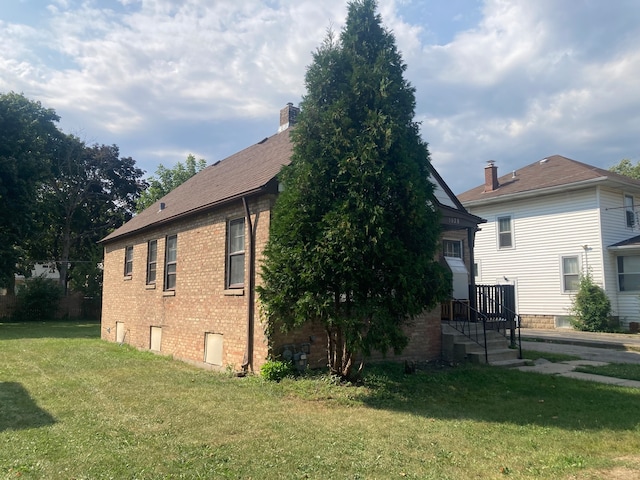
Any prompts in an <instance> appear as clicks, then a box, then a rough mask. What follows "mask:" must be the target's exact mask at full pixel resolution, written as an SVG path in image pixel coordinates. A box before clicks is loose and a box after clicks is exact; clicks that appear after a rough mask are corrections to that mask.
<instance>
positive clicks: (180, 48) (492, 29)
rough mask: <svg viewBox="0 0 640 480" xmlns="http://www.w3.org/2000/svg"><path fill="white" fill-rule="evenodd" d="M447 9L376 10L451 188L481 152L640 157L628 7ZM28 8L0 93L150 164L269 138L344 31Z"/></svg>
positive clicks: (71, 7)
mask: <svg viewBox="0 0 640 480" xmlns="http://www.w3.org/2000/svg"><path fill="white" fill-rule="evenodd" d="M444 3H445V2H430V3H423V2H419V1H418V0H414V1H411V0H392V1H386V2H379V4H380V5H379V9H380V13H381V15H382V18H383V21H384V22H385V26H387V28H389V29H390V30H391V31H392V32H393V33H394V35H395V37H396V41H397V44H398V48H399V50H400V51H401V52H402V54H403V58H404V60H405V62H406V63H407V65H408V69H407V76H408V79H409V80H410V81H411V83H412V84H413V85H414V86H415V87H416V94H417V111H416V113H417V120H420V121H422V131H423V135H424V137H425V140H427V141H428V142H429V144H430V150H431V153H432V159H433V161H434V163H435V165H436V167H437V168H438V169H439V170H440V173H441V174H442V175H443V177H444V178H445V180H446V181H447V182H449V183H450V184H451V186H452V188H453V190H454V191H456V192H459V191H463V190H466V189H467V188H470V187H472V186H474V185H476V184H478V183H480V182H481V181H482V166H483V165H484V162H485V161H486V160H488V159H495V160H496V161H497V164H498V166H499V168H500V169H501V170H502V171H511V170H513V169H517V168H520V167H521V166H523V165H526V164H527V163H530V162H532V161H534V160H536V159H538V158H542V157H544V156H547V155H550V154H554V153H559V154H563V155H567V156H570V157H573V158H576V159H577V160H582V161H585V162H587V163H592V164H594V165H598V166H602V167H605V168H606V167H608V166H610V165H611V164H613V163H616V162H617V161H619V160H620V158H622V157H624V156H627V157H632V158H633V157H634V156H635V157H637V156H639V155H640V152H638V143H637V140H636V139H635V138H636V137H637V131H638V130H639V129H640V113H638V112H640V91H639V90H638V89H637V87H636V83H637V82H636V79H637V78H638V76H639V75H640V53H638V51H637V47H636V46H637V45H638V44H640V27H638V25H637V21H636V19H637V18H638V15H639V14H640V5H638V4H637V3H636V2H635V1H634V0H617V1H616V2H613V3H611V2H600V1H595V0H572V1H571V2H569V1H566V2H558V1H557V0H535V1H531V0H486V1H485V2H484V3H483V4H482V5H481V7H479V6H478V5H479V3H478V2H470V1H466V0H465V1H450V2H446V5H445V4H444ZM25 5H31V4H29V3H28V2H27V3H25ZM478 8H481V14H480V13H478V11H479V10H478ZM439 9H441V10H442V11H439ZM32 13H33V15H30V18H34V19H37V21H36V20H34V21H33V23H29V22H26V21H22V20H20V21H19V20H14V21H13V22H11V21H9V20H6V19H0V42H1V43H2V45H3V47H4V48H3V49H2V51H0V91H8V90H14V91H23V92H25V94H26V95H27V96H29V97H35V98H36V99H38V100H40V101H42V103H43V104H44V105H46V106H48V107H53V108H55V109H56V110H57V111H58V113H59V114H60V115H61V117H62V123H63V127H65V130H67V131H70V132H74V133H75V132H77V131H82V132H85V133H86V135H87V136H88V137H89V138H90V139H91V140H93V139H95V140H96V141H99V142H104V143H118V144H119V145H121V147H122V146H123V145H127V146H128V148H132V149H134V152H126V155H132V156H134V158H135V156H136V155H140V156H141V157H142V161H143V162H147V165H145V168H146V169H147V170H151V171H153V170H154V169H155V168H154V167H153V166H152V164H153V161H154V159H156V160H157V159H160V160H161V161H162V162H163V163H165V165H168V164H170V162H169V161H168V159H169V158H171V157H172V156H174V155H176V154H177V153H179V152H186V153H189V152H195V153H196V154H199V155H202V156H205V158H207V160H209V161H211V160H213V159H214V158H219V156H221V155H228V154H231V153H234V152H235V151H237V150H239V149H240V148H244V147H245V146H247V145H249V144H251V143H253V142H255V141H257V140H259V139H260V138H258V137H260V136H264V134H265V132H266V133H267V134H268V133H269V132H271V133H273V132H275V130H276V128H277V125H276V124H275V123H276V122H277V111H278V109H279V108H280V107H281V106H283V105H284V103H286V102H288V101H292V102H294V103H297V102H298V101H299V99H300V97H301V96H302V95H303V93H304V74H305V71H306V66H307V65H308V64H309V63H310V62H311V53H312V51H314V50H315V49H316V48H317V47H318V45H320V43H321V42H322V40H323V39H324V37H325V35H326V32H327V28H329V27H332V28H333V30H334V31H336V32H339V31H340V28H341V27H342V24H343V22H344V18H345V16H346V5H345V2H344V1H343V0H326V1H322V2H318V1H315V0H272V1H268V0H264V1H259V0H216V1H215V2H212V1H210V0H185V1H177V0H173V1H171V0H118V1H117V2H114V1H110V2H107V1H106V0H50V1H49V6H48V8H46V9H45V8H42V7H40V10H38V11H37V12H32ZM26 17H27V16H26V15H22V16H21V17H20V18H26ZM16 18H17V17H16ZM21 22H22V23H21ZM454 28H456V29H457V30H453V29H454ZM447 29H448V30H447ZM438 39H439V40H438ZM442 39H446V41H441V40H442ZM436 42H439V43H436ZM67 125H68V126H69V127H67ZM259 125H266V126H264V127H262V128H260V127H259ZM254 136H255V137H256V138H254ZM185 145H187V146H186V147H185ZM123 154H125V151H124V149H123ZM184 157H186V154H184V155H183V154H180V156H179V158H175V160H176V161H177V160H184ZM466 164H469V165H471V166H473V168H471V169H465V171H466V172H468V173H467V175H460V174H459V171H460V168H461V167H464V166H465V165H466ZM476 170H477V171H476Z"/></svg>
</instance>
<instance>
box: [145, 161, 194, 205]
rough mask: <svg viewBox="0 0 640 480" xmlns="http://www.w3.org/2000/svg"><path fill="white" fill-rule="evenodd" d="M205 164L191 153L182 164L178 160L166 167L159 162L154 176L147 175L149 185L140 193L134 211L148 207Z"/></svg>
mask: <svg viewBox="0 0 640 480" xmlns="http://www.w3.org/2000/svg"><path fill="white" fill-rule="evenodd" d="M206 166H207V162H206V161H205V160H204V159H203V158H201V159H200V160H196V157H194V156H193V155H192V154H189V156H187V159H186V160H185V163H184V164H183V163H181V162H178V163H176V165H175V166H174V167H173V168H166V167H165V166H164V165H162V164H160V165H159V166H158V168H157V170H156V176H155V177H153V176H152V177H149V187H148V188H147V189H146V190H145V191H144V192H142V195H140V198H139V199H138V202H137V204H136V211H138V212H141V211H142V210H144V209H145V208H148V207H150V206H151V205H153V204H154V203H155V202H157V201H158V200H160V199H161V198H162V197H164V196H165V195H166V194H167V193H169V192H170V191H171V190H173V189H174V188H176V187H177V186H178V185H181V184H183V183H184V182H186V181H187V180H188V179H190V178H191V177H193V176H194V175H195V174H196V173H198V172H199V171H200V170H202V169H203V168H205V167H206Z"/></svg>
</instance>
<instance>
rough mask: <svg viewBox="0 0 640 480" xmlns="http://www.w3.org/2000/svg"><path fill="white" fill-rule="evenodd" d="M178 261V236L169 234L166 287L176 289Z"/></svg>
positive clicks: (167, 240)
mask: <svg viewBox="0 0 640 480" xmlns="http://www.w3.org/2000/svg"><path fill="white" fill-rule="evenodd" d="M177 261H178V236H177V235H171V236H168V237H167V239H166V243H165V252H164V289H165V290H175V289H176V270H177V268H176V267H177Z"/></svg>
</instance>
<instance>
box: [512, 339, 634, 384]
mask: <svg viewBox="0 0 640 480" xmlns="http://www.w3.org/2000/svg"><path fill="white" fill-rule="evenodd" d="M521 336H522V348H523V349H524V350H529V351H531V350H533V351H537V352H541V353H562V354H565V355H573V356H576V357H579V358H580V360H572V361H566V362H556V363H552V362H549V361H548V360H544V358H540V359H538V360H536V361H535V362H534V365H531V366H525V367H518V369H519V370H521V371H524V372H527V371H530V372H538V373H545V374H549V375H560V376H563V377H570V378H576V379H580V380H587V381H592V382H599V383H607V384H610V385H619V386H624V387H633V388H640V382H639V381H634V380H625V379H619V378H613V377H605V376H603V375H593V374H590V373H581V372H575V371H574V370H575V368H576V367H578V366H581V365H594V366H598V365H606V364H607V363H636V364H640V335H627V334H612V333H592V332H579V331H575V330H570V329H555V330H537V329H523V330H522V332H521Z"/></svg>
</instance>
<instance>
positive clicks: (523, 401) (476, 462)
mask: <svg viewBox="0 0 640 480" xmlns="http://www.w3.org/2000/svg"><path fill="white" fill-rule="evenodd" d="M98 333H99V326H98V325H95V324H72V323H57V324H45V325H42V324H0V478H37V479H41V478H47V479H72V478H73V479H111V478H113V479H157V478H175V479H179V478H185V479H192V478H207V479H217V478H223V479H224V478H232V479H250V478H253V479H304V478H311V479H327V478H332V479H389V478H399V479H404V478H420V479H462V478H464V479H467V478H482V479H497V478H512V479H558V478H560V479H570V478H571V479H591V478H611V477H613V475H617V476H616V477H615V478H638V476H639V475H640V456H639V455H638V453H637V452H638V451H640V420H639V417H638V415H637V405H638V402H639V401H640V390H634V389H625V388H621V387H615V386H609V385H600V384H593V383H591V382H581V381H578V380H574V379H569V378H562V377H556V376H546V375H540V374H535V373H524V372H519V371H516V370H503V369H498V368H492V367H482V366H462V367H457V368H435V367H434V368H433V369H432V370H429V371H420V372H418V373H416V374H414V375H404V373H403V368H402V366H400V365H393V364H389V365H382V366H376V367H371V368H369V369H368V370H367V373H366V377H365V379H364V383H363V385H361V386H339V385H336V384H335V383H334V382H333V381H332V380H331V379H330V378H328V377H327V376H325V375H320V374H316V375H310V376H308V377H305V378H301V379H298V380H293V379H285V380H283V381H282V382H280V383H271V382H265V381H263V380H261V379H260V378H259V377H247V378H235V377H231V376H229V375H225V374H215V373H212V372H210V371H206V370H201V369H198V368H195V367H193V366H190V365H187V364H184V363H181V362H177V361H173V360H171V359H169V358H167V357H163V356H157V355H153V354H151V353H148V352H140V351H137V350H135V349H133V348H130V347H128V346H126V345H124V346H119V345H117V344H114V343H107V342H103V341H101V340H100V339H99V338H97V337H98ZM621 475H622V476H621ZM624 475H628V476H627V477H625V476H624Z"/></svg>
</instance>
